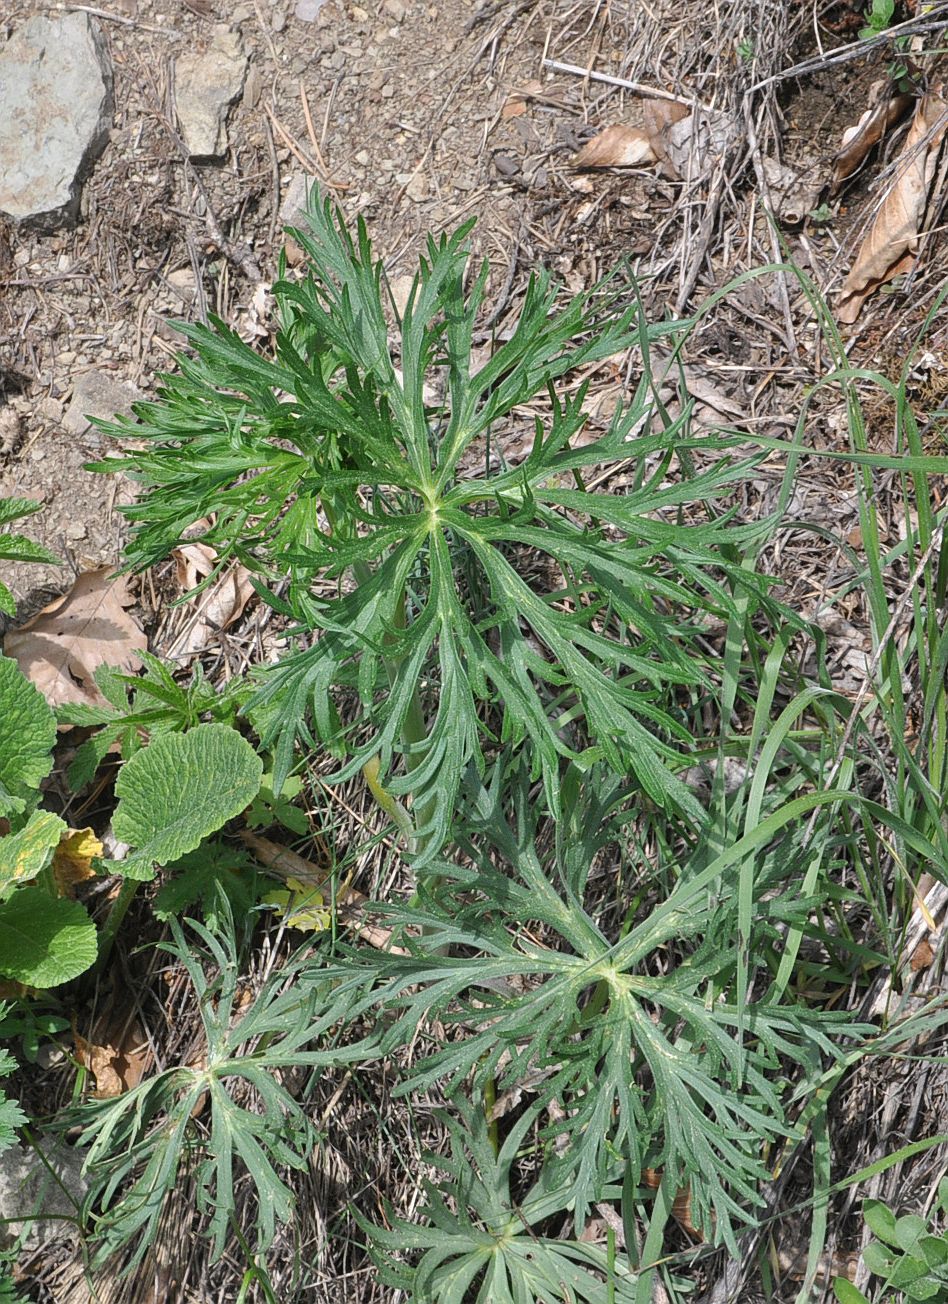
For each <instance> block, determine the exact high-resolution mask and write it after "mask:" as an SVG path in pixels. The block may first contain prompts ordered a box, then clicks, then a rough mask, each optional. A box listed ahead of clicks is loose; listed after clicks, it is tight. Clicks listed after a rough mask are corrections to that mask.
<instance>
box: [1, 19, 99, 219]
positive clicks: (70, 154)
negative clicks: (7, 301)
mask: <svg viewBox="0 0 948 1304" xmlns="http://www.w3.org/2000/svg"><path fill="white" fill-rule="evenodd" d="M111 119H112V62H111V60H110V58H109V54H108V50H107V49H106V46H105V41H104V39H103V37H102V34H101V32H100V31H99V28H98V26H97V25H96V24H95V23H94V22H93V21H92V20H91V19H90V17H89V15H88V14H86V13H71V14H61V15H56V16H55V17H53V18H40V17H37V18H31V19H30V21H29V22H28V23H25V24H24V26H23V27H21V28H20V29H19V31H17V32H15V33H14V34H13V36H12V37H11V38H10V40H9V41H8V42H7V43H6V45H4V46H2V47H0V123H2V124H3V126H2V128H0V213H3V214H5V215H6V216H8V217H11V218H13V220H14V221H16V222H24V223H28V224H30V225H32V226H35V227H38V228H40V229H41V230H46V231H49V230H53V229H55V228H56V227H58V226H69V225H73V224H74V223H75V221H76V217H77V216H78V212H79V198H80V193H81V184H82V181H83V179H84V177H85V176H86V175H87V173H88V171H89V169H90V168H91V166H92V164H93V163H94V162H95V160H96V159H97V158H98V156H99V155H100V154H101V153H102V150H103V149H104V148H105V145H106V142H107V141H108V138H109V127H110V126H111Z"/></svg>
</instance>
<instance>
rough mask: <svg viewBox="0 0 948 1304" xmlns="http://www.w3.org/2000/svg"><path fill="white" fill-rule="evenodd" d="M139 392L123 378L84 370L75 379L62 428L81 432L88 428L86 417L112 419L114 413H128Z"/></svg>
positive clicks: (124, 414) (83, 432)
mask: <svg viewBox="0 0 948 1304" xmlns="http://www.w3.org/2000/svg"><path fill="white" fill-rule="evenodd" d="M141 398H142V395H141V394H140V393H139V391H138V390H137V389H136V388H135V386H134V385H132V384H130V383H129V382H128V381H127V380H121V379H119V377H118V376H113V375H110V374H109V373H108V372H106V371H86V372H84V373H83V374H82V375H81V376H79V377H78V378H77V379H76V384H75V388H74V389H73V392H72V401H71V402H70V404H69V407H68V408H67V409H66V415H65V416H64V417H63V429H64V430H66V431H68V432H69V434H71V435H77V436H82V435H85V434H87V433H88V431H89V429H90V423H89V420H88V418H89V417H102V418H103V419H104V420H106V421H113V420H114V419H115V417H116V416H123V417H130V416H131V415H132V404H133V403H138V402H140V400H141Z"/></svg>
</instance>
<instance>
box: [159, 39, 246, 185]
mask: <svg viewBox="0 0 948 1304" xmlns="http://www.w3.org/2000/svg"><path fill="white" fill-rule="evenodd" d="M246 71H247V58H246V56H245V54H244V52H243V45H242V43H241V40H240V35H239V33H237V32H234V31H231V30H230V28H222V29H221V28H219V29H218V31H217V32H216V34H215V36H214V38H213V40H212V41H211V43H210V45H209V46H208V48H207V50H206V52H205V53H204V54H182V55H180V56H179V57H178V58H177V59H176V60H175V65H174V105H175V112H176V113H177V115H178V124H179V126H180V127H181V134H182V136H183V137H184V141H185V144H186V145H187V147H188V153H189V154H190V156H191V158H192V159H195V160H204V161H210V160H213V159H218V158H221V157H222V156H223V155H224V153H225V152H226V150H227V131H226V127H225V122H226V118H227V110H228V109H229V108H230V106H231V105H232V104H233V102H234V100H236V99H238V98H239V96H240V94H241V92H242V91H243V88H244V76H245V74H246Z"/></svg>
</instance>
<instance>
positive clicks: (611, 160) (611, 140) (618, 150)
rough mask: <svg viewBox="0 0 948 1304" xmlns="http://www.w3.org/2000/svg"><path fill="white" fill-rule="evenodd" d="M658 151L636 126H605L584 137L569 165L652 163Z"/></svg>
mask: <svg viewBox="0 0 948 1304" xmlns="http://www.w3.org/2000/svg"><path fill="white" fill-rule="evenodd" d="M657 159H658V155H657V154H656V153H655V150H654V147H653V145H652V143H651V141H650V140H649V138H648V136H647V134H646V133H645V132H644V131H642V129H641V128H640V127H623V126H613V127H606V129H605V130H604V131H600V132H599V133H598V135H595V136H593V138H592V140H587V141H586V144H585V145H584V146H583V147H582V149H581V150H580V151H579V153H578V154H577V155H576V157H575V158H574V159H573V166H574V167H578V168H636V167H645V166H647V165H648V164H649V163H655V162H656V161H657Z"/></svg>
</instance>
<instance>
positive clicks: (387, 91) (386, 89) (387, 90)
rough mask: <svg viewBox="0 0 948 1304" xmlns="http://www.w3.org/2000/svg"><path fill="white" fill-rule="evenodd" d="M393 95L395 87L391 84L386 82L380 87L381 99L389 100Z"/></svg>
mask: <svg viewBox="0 0 948 1304" xmlns="http://www.w3.org/2000/svg"><path fill="white" fill-rule="evenodd" d="M394 94H395V87H394V86H393V85H392V83H391V82H386V83H385V85H384V86H383V87H382V99H383V100H390V99H391V98H392V96H393V95H394Z"/></svg>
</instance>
